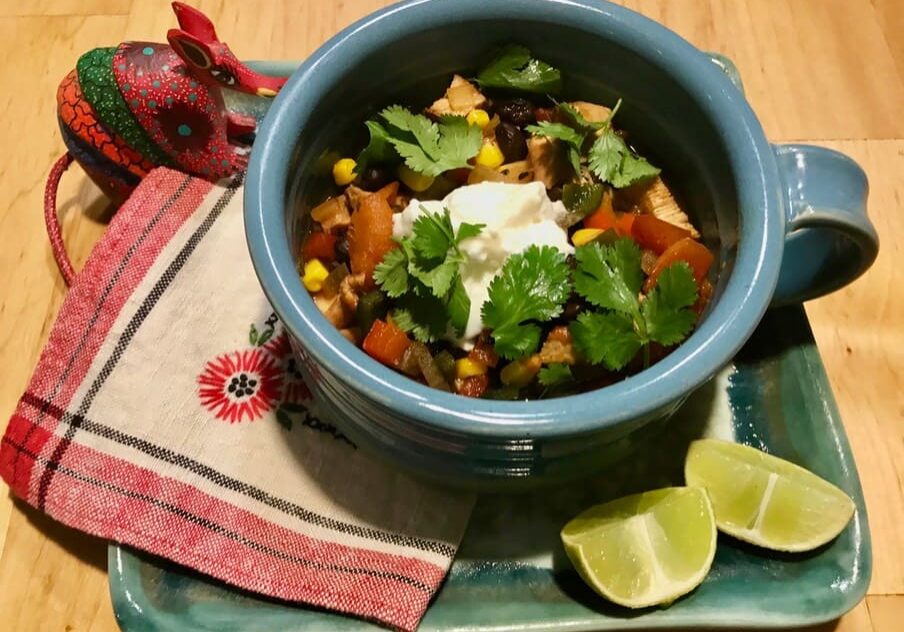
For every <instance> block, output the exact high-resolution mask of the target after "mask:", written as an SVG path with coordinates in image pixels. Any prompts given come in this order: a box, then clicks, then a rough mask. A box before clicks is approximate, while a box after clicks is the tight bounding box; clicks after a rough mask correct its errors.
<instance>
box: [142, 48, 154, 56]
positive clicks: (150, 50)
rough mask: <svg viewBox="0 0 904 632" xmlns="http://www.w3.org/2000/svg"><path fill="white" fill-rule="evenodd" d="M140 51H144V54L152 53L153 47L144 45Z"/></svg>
mask: <svg viewBox="0 0 904 632" xmlns="http://www.w3.org/2000/svg"><path fill="white" fill-rule="evenodd" d="M141 52H142V53H144V54H145V55H153V54H154V49H153V48H152V47H150V46H145V47H144V48H142V49H141Z"/></svg>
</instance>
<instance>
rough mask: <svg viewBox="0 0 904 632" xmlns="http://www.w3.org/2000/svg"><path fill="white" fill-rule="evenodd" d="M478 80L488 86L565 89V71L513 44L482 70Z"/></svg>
mask: <svg viewBox="0 0 904 632" xmlns="http://www.w3.org/2000/svg"><path fill="white" fill-rule="evenodd" d="M477 83H479V84H480V85H481V86H482V87H485V88H503V89H507V90H522V91H524V92H536V93H539V94H555V93H557V92H558V91H559V90H561V89H562V73H561V72H559V71H558V70H557V69H556V68H553V67H552V66H550V65H549V64H547V63H546V62H543V61H540V60H539V59H534V58H533V57H532V56H531V52H530V51H529V50H528V49H526V48H525V47H524V46H517V45H510V46H506V47H505V48H503V49H502V50H501V51H500V52H499V54H498V55H497V56H496V57H495V58H494V59H493V61H491V62H490V63H489V64H488V65H487V66H486V67H485V68H484V69H483V70H481V71H480V73H479V74H478V75H477Z"/></svg>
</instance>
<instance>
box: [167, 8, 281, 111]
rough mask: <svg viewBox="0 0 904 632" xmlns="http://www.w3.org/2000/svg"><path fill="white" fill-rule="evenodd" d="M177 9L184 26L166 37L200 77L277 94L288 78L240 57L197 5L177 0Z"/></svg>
mask: <svg viewBox="0 0 904 632" xmlns="http://www.w3.org/2000/svg"><path fill="white" fill-rule="evenodd" d="M173 11H174V12H175V13H176V19H177V20H178V21H179V26H180V27H182V28H178V29H170V30H169V31H168V32H167V34H166V38H167V40H169V44H170V46H172V47H173V50H174V51H176V54H178V55H179V57H181V58H182V59H183V60H184V61H185V63H186V64H188V66H189V67H190V68H191V69H192V74H193V75H194V76H195V77H197V78H198V80H200V81H203V82H204V83H206V84H208V85H210V86H215V87H218V88H228V89H231V90H238V91H240V92H247V93H248V94H254V95H257V96H261V97H273V96H276V93H277V92H278V91H279V89H280V88H281V87H282V86H283V84H284V83H285V82H286V80H285V78H282V77H268V76H266V75H262V74H260V73H258V72H254V71H253V70H251V69H250V68H249V67H248V66H246V65H245V64H243V63H242V62H240V61H239V60H238V59H236V57H235V55H233V54H232V51H230V50H229V46H227V45H226V44H225V43H223V42H221V41H220V40H219V38H217V32H216V30H215V29H214V27H213V23H212V22H211V21H210V20H209V19H208V18H207V16H206V15H204V14H203V13H201V12H200V11H198V10H197V9H195V8H193V7H190V6H188V5H186V4H183V3H181V2H173Z"/></svg>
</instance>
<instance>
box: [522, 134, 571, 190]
mask: <svg viewBox="0 0 904 632" xmlns="http://www.w3.org/2000/svg"><path fill="white" fill-rule="evenodd" d="M527 159H528V161H529V162H530V166H531V168H532V169H533V170H534V180H536V181H539V182H542V183H543V184H544V186H546V188H547V189H551V188H553V187H554V186H557V185H559V184H561V183H562V182H564V181H565V179H566V178H567V177H568V176H569V174H570V173H571V166H570V165H569V164H568V158H567V157H566V156H565V152H564V151H563V149H562V147H560V146H559V145H558V144H557V143H556V142H555V141H554V140H552V139H551V138H546V137H545V136H533V137H531V138H530V139H529V140H528V141H527Z"/></svg>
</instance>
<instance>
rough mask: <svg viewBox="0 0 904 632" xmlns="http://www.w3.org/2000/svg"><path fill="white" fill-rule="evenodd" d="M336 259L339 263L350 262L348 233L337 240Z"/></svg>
mask: <svg viewBox="0 0 904 632" xmlns="http://www.w3.org/2000/svg"><path fill="white" fill-rule="evenodd" d="M336 258H337V259H338V260H339V261H348V233H347V232H344V233H342V236H340V237H339V239H337V240H336Z"/></svg>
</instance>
